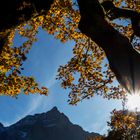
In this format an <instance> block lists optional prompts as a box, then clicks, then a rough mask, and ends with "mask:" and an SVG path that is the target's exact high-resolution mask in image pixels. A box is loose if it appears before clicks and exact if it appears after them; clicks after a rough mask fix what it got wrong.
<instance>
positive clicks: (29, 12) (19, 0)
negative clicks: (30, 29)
mask: <svg viewBox="0 0 140 140" xmlns="http://www.w3.org/2000/svg"><path fill="white" fill-rule="evenodd" d="M53 1H54V0H8V1H7V0H5V1H3V2H2V3H1V4H0V32H2V31H5V30H6V29H11V28H14V27H16V26H18V25H19V24H21V23H24V22H27V21H28V20H29V19H31V17H33V14H34V13H35V12H37V13H38V14H40V13H41V12H42V11H43V10H44V11H45V12H46V13H47V11H48V10H49V9H50V6H51V4H52V3H53Z"/></svg>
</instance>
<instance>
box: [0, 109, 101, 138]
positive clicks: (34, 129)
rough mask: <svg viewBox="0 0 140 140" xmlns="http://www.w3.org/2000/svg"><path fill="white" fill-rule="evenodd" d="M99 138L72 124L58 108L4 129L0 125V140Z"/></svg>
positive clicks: (31, 116)
mask: <svg viewBox="0 0 140 140" xmlns="http://www.w3.org/2000/svg"><path fill="white" fill-rule="evenodd" d="M90 136H92V137H94V136H99V134H97V133H89V132H86V131H84V130H83V129H82V128H81V127H80V126H78V125H75V124H72V123H71V122H70V121H69V119H68V117H67V116H65V115H64V114H63V113H60V112H59V111H58V109H57V108H56V107H54V108H53V109H51V110H50V111H48V112H46V113H42V114H35V115H29V116H26V117H25V118H23V119H21V120H20V121H18V122H17V123H15V124H13V125H11V126H9V127H4V126H3V125H2V124H1V123H0V140H85V139H86V138H87V137H90Z"/></svg>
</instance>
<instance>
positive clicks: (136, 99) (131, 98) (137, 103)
mask: <svg viewBox="0 0 140 140" xmlns="http://www.w3.org/2000/svg"><path fill="white" fill-rule="evenodd" d="M126 105H127V108H128V110H132V111H135V110H136V109H137V111H140V93H139V94H138V93H136V94H132V95H130V94H129V95H128V96H127V103H126Z"/></svg>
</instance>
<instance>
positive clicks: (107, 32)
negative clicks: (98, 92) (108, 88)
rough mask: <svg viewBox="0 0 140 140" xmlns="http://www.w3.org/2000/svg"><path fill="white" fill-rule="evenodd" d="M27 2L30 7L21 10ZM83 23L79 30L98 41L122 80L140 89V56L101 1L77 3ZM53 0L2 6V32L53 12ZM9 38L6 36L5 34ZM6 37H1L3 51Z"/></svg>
mask: <svg viewBox="0 0 140 140" xmlns="http://www.w3.org/2000/svg"><path fill="white" fill-rule="evenodd" d="M23 1H24V2H25V5H26V4H27V5H28V4H31V5H29V6H27V7H26V8H23V9H22V8H21V9H20V8H19V5H22V3H23ZM77 1H78V4H79V8H80V14H81V20H80V23H79V29H80V30H81V32H82V33H84V34H85V35H87V36H88V37H90V38H91V39H92V40H93V41H95V42H96V43H97V44H98V45H99V46H100V47H101V48H102V49H103V50H104V51H105V53H106V56H107V58H108V61H109V64H110V68H111V69H112V71H113V72H114V73H115V75H116V77H117V79H118V81H119V82H120V84H121V85H123V86H124V87H125V88H126V89H127V90H128V91H129V92H132V91H134V90H135V89H136V90H139V89H140V74H139V72H140V56H139V54H138V53H137V52H136V51H135V50H134V49H133V48H132V45H131V44H130V42H129V40H128V39H127V38H126V37H124V36H122V35H121V34H120V33H119V32H118V31H116V30H115V29H114V28H113V27H112V26H110V25H109V24H108V23H107V22H106V21H105V19H104V13H103V11H102V8H101V6H100V4H99V2H98V0H86V1H84V0H77ZM52 3H53V0H40V1H39V0H8V1H6V0H5V1H3V2H2V3H1V5H0V33H1V32H3V31H5V30H7V29H11V28H15V27H16V26H18V25H19V24H21V23H23V22H27V21H28V20H29V19H30V18H31V17H32V16H33V14H34V12H35V11H36V12H37V13H38V14H40V13H41V12H42V11H45V12H47V11H48V10H49V9H50V6H51V4H52ZM5 36H6V35H5ZM2 43H3V38H2V37H1V34H0V50H1V49H2V46H3V45H2Z"/></svg>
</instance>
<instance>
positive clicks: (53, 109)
mask: <svg viewBox="0 0 140 140" xmlns="http://www.w3.org/2000/svg"><path fill="white" fill-rule="evenodd" d="M50 111H57V112H59V110H58V108H57V107H56V106H54V107H53V108H52V109H51V110H50Z"/></svg>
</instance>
